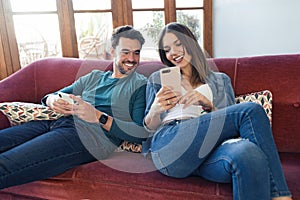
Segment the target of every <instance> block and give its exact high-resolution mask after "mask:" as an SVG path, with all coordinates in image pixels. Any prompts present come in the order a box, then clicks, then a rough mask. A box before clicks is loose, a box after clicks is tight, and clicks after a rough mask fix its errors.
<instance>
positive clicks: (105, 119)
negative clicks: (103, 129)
mask: <svg viewBox="0 0 300 200" xmlns="http://www.w3.org/2000/svg"><path fill="white" fill-rule="evenodd" d="M107 120H108V115H107V114H106V113H102V115H101V116H100V118H99V123H100V124H101V125H105V124H106V122H107Z"/></svg>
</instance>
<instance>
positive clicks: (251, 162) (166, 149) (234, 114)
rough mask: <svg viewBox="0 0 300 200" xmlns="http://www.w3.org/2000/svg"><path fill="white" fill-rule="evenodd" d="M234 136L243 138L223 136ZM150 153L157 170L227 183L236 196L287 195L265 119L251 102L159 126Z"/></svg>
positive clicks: (242, 199)
mask: <svg viewBox="0 0 300 200" xmlns="http://www.w3.org/2000/svg"><path fill="white" fill-rule="evenodd" d="M239 137H241V138H242V139H237V140H236V141H233V142H232V140H228V139H232V138H239ZM227 140H228V142H225V143H223V142H224V141H227ZM222 143H223V144H222ZM151 156H152V159H153V162H154V164H155V166H156V168H157V169H158V170H159V171H160V172H161V173H163V174H165V175H167V176H171V177H177V178H184V177H187V176H191V175H197V176H202V177H204V178H207V179H208V180H211V181H215V182H221V183H229V182H232V183H233V193H234V199H235V200H248V199H249V200H253V199H261V200H269V199H270V198H271V197H278V196H290V195H291V194H290V192H289V190H288V187H287V184H286V181H285V178H284V175H283V171H282V168H281V163H280V160H279V156H278V152H277V149H276V145H275V143H274V139H273V136H272V130H271V127H270V122H269V120H268V118H267V116H266V113H265V111H264V109H263V108H262V107H261V106H260V105H258V104H256V103H242V104H237V105H233V106H229V107H227V108H224V109H220V110H218V111H214V112H211V113H208V114H205V115H202V116H200V117H198V118H195V119H190V120H187V121H183V122H181V123H178V124H175V125H165V126H163V127H161V128H160V129H159V130H158V131H157V132H156V133H155V135H154V137H153V139H152V145H151Z"/></svg>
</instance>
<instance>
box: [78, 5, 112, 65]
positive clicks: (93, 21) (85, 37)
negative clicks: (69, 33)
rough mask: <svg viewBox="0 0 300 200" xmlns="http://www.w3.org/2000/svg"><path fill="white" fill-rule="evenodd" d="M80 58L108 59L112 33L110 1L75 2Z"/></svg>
mask: <svg viewBox="0 0 300 200" xmlns="http://www.w3.org/2000/svg"><path fill="white" fill-rule="evenodd" d="M73 8H74V17H75V29H76V36H77V43H78V52H79V58H83V59H108V58H109V56H108V52H109V51H108V40H109V37H110V34H111V32H112V29H113V28H112V11H111V2H110V0H101V1H99V0H88V1H87V0H73Z"/></svg>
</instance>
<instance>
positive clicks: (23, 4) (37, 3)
mask: <svg viewBox="0 0 300 200" xmlns="http://www.w3.org/2000/svg"><path fill="white" fill-rule="evenodd" d="M10 2H11V8H12V11H13V12H30V11H39V12H41V11H56V10H57V9H56V0H26V1H25V0H10Z"/></svg>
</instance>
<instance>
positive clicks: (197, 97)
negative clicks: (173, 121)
mask: <svg viewBox="0 0 300 200" xmlns="http://www.w3.org/2000/svg"><path fill="white" fill-rule="evenodd" d="M181 85H182V86H183V88H184V89H185V90H186V91H187V93H186V94H185V95H183V96H182V98H181V99H180V101H179V103H180V104H184V106H183V108H187V107H188V106H191V105H197V106H202V108H203V110H206V111H211V110H213V109H214V106H213V103H212V102H211V101H210V100H209V99H207V98H206V97H205V96H204V95H203V94H201V93H200V92H198V91H197V90H194V88H193V87H192V86H191V84H190V83H189V82H188V81H187V80H186V79H182V81H181Z"/></svg>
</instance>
